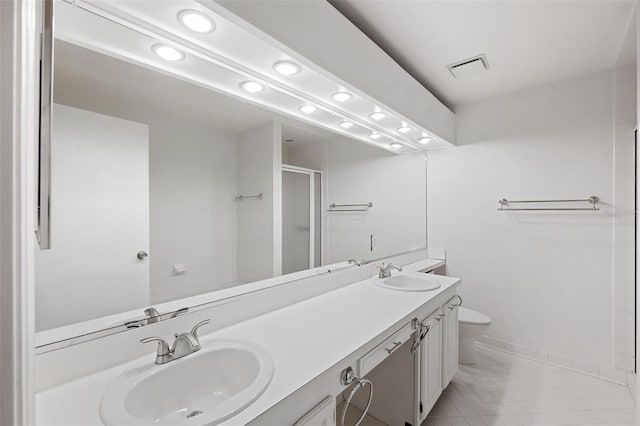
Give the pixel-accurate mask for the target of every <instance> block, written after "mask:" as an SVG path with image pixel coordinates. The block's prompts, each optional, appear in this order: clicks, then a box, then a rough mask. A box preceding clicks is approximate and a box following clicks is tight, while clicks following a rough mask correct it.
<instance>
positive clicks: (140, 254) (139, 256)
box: [136, 250, 149, 260]
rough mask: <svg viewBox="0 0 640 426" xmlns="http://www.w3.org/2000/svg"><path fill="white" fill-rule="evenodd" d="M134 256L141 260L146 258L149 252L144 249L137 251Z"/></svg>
mask: <svg viewBox="0 0 640 426" xmlns="http://www.w3.org/2000/svg"><path fill="white" fill-rule="evenodd" d="M136 256H137V257H138V259H140V260H143V259H146V258H147V257H149V253H147V252H146V251H143V250H141V251H139V252H138V253H137V254H136Z"/></svg>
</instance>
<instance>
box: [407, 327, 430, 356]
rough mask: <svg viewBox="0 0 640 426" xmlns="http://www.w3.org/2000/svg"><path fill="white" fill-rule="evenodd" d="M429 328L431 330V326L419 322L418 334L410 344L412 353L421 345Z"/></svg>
mask: <svg viewBox="0 0 640 426" xmlns="http://www.w3.org/2000/svg"><path fill="white" fill-rule="evenodd" d="M429 330H431V327H429V326H428V325H426V324H422V323H420V334H418V337H416V338H415V340H414V341H413V344H412V345H411V353H412V354H414V353H416V351H417V350H418V348H419V347H420V345H422V342H423V341H424V338H425V337H427V334H429Z"/></svg>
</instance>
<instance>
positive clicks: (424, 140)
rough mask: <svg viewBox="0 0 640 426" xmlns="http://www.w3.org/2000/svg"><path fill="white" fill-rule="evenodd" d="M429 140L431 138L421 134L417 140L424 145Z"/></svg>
mask: <svg viewBox="0 0 640 426" xmlns="http://www.w3.org/2000/svg"><path fill="white" fill-rule="evenodd" d="M431 141H432V139H431V138H430V137H429V136H423V137H421V138H420V139H418V142H419V143H421V144H422V145H426V144H428V143H429V142H431Z"/></svg>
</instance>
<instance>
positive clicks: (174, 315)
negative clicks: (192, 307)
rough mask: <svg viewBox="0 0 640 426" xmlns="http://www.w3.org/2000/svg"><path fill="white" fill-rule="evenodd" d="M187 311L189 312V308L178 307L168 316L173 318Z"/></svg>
mask: <svg viewBox="0 0 640 426" xmlns="http://www.w3.org/2000/svg"><path fill="white" fill-rule="evenodd" d="M187 312H189V308H180V309H178V310H177V311H175V312H174V313H172V314H171V316H170V317H169V318H175V317H177V316H178V315H182V314H186V313H187Z"/></svg>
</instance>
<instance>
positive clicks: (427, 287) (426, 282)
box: [371, 272, 440, 291]
mask: <svg viewBox="0 0 640 426" xmlns="http://www.w3.org/2000/svg"><path fill="white" fill-rule="evenodd" d="M371 280H372V281H373V283H374V284H377V285H379V286H381V287H385V288H389V289H392V290H400V291H431V290H437V289H439V288H440V283H439V282H438V280H437V279H436V278H435V277H433V276H430V275H429V274H424V273H420V272H413V273H408V274H402V275H392V276H390V277H389V278H378V277H374V278H372V279H371Z"/></svg>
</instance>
